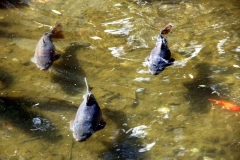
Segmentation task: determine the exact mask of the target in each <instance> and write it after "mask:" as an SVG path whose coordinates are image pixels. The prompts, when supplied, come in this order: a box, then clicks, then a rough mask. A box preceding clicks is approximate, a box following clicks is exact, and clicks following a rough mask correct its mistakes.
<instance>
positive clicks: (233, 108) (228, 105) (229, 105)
mask: <svg viewBox="0 0 240 160" xmlns="http://www.w3.org/2000/svg"><path fill="white" fill-rule="evenodd" d="M208 100H210V101H212V102H213V103H215V104H219V105H221V106H223V107H224V108H226V109H228V110H231V111H240V107H238V106H237V105H235V104H232V103H230V102H227V101H223V100H215V99H211V98H208Z"/></svg>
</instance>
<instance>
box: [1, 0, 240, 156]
mask: <svg viewBox="0 0 240 160" xmlns="http://www.w3.org/2000/svg"><path fill="white" fill-rule="evenodd" d="M41 2H45V3H40V2H39V1H34V2H33V3H31V5H30V6H29V7H20V8H17V9H10V10H8V9H6V8H1V9H0V39H1V43H0V48H1V50H0V82H1V83H0V89H1V91H0V159H21V160H22V159H162V160H171V159H197V160H202V159H203V160H210V159H214V160H219V159H222V160H230V159H231V160H237V159H239V158H240V152H239V149H240V136H239V135H240V119H239V116H240V115H239V113H237V112H234V111H228V110H226V109H222V108H221V107H220V106H219V105H216V104H212V103H211V102H210V101H209V100H208V98H214V99H218V100H227V101H229V102H232V103H236V104H239V105H240V96H239V92H240V90H239V87H238V86H239V85H240V80H239V79H240V71H239V68H238V66H236V65H240V62H239V61H240V56H239V54H240V20H239V16H240V2H239V1H238V0H230V1H223V0H221V1H213V2H210V1H206V0H199V1H195V0H193V1H190V0H189V1H171V0H168V1H165V0H163V1H153V0H152V1H148V3H146V4H145V5H143V4H137V3H136V1H130V0H128V1H124V0H120V1H115V0H113V1H105V0H102V1H94V0H79V1H73V0H69V1H57V0H51V1H41ZM52 10H56V11H58V12H60V13H61V14H59V13H58V12H56V11H55V12H54V11H52ZM57 22H61V23H62V25H63V27H64V28H63V30H64V35H65V38H64V39H53V41H54V44H55V46H56V48H57V52H58V53H61V54H62V57H61V59H59V60H58V61H56V62H55V63H54V64H53V66H52V68H51V70H52V71H51V72H49V71H40V70H39V69H38V68H37V67H36V66H35V64H33V63H32V62H31V61H30V59H31V57H32V56H33V54H34V50H35V46H36V44H37V42H38V40H39V39H40V37H41V36H42V35H43V33H45V32H48V31H50V28H49V27H48V26H54V25H55V24H56V23H57ZM169 23H171V24H173V25H174V27H173V29H172V33H171V34H169V35H168V36H167V40H168V46H169V48H170V50H171V52H172V57H173V58H175V60H176V62H175V64H174V65H172V66H169V67H168V68H166V69H165V70H164V71H163V72H162V73H161V74H159V75H157V76H153V75H151V74H149V73H148V72H147V71H148V69H147V67H146V66H144V63H143V62H144V59H145V57H146V56H147V55H149V53H150V51H151V49H152V48H153V47H154V46H155V42H156V38H157V35H158V33H159V30H160V29H162V28H163V27H165V26H166V25H167V24H169ZM41 24H44V25H41ZM94 36H97V39H94V38H93V37H94ZM98 37H100V38H101V39H99V38H98ZM83 77H87V79H88V82H89V84H90V86H92V87H93V88H94V89H93V91H92V92H93V94H94V95H95V97H96V98H97V100H98V102H99V104H100V106H101V108H102V111H103V117H104V119H105V121H106V122H107V125H106V127H105V128H104V129H103V130H100V131H98V132H96V133H94V134H93V136H92V137H91V138H90V139H88V140H87V141H85V142H82V143H78V142H75V141H74V139H73V137H72V132H71V131H70V129H69V121H70V120H72V119H74V117H75V114H76V111H77V109H78V106H79V104H80V103H81V102H82V100H83V98H82V95H83V94H85V91H86V88H85V84H84V81H83ZM39 120H40V121H41V124H34V123H33V121H35V122H36V121H39Z"/></svg>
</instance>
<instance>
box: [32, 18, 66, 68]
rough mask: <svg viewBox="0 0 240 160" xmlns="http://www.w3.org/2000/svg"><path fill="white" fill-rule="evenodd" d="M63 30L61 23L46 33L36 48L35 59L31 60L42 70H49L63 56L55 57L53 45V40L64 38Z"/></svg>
mask: <svg viewBox="0 0 240 160" xmlns="http://www.w3.org/2000/svg"><path fill="white" fill-rule="evenodd" d="M61 29H62V26H61V24H60V23H59V24H58V25H56V27H54V28H53V29H52V31H51V32H48V33H44V34H43V36H42V37H41V39H40V40H39V42H38V44H37V46H36V50H35V54H34V57H33V58H32V59H31V60H32V62H33V63H36V65H37V67H38V68H40V69H41V70H46V69H48V68H49V67H50V66H51V65H52V64H53V62H54V61H56V60H57V59H59V58H60V57H61V54H57V55H55V46H54V45H53V43H52V38H63V34H62V30H61Z"/></svg>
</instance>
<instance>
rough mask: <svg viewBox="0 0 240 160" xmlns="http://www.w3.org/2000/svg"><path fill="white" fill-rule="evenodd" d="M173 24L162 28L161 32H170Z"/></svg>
mask: <svg viewBox="0 0 240 160" xmlns="http://www.w3.org/2000/svg"><path fill="white" fill-rule="evenodd" d="M172 26H173V25H172V24H168V25H167V26H166V27H165V28H164V29H162V30H161V34H168V33H169V32H170V30H171V28H172Z"/></svg>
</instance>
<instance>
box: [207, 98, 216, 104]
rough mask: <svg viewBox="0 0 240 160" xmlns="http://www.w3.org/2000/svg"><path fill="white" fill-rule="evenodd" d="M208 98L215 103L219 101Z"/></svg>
mask: <svg viewBox="0 0 240 160" xmlns="http://www.w3.org/2000/svg"><path fill="white" fill-rule="evenodd" d="M208 100H209V101H212V102H213V103H218V101H217V100H215V99H211V98H208Z"/></svg>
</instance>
